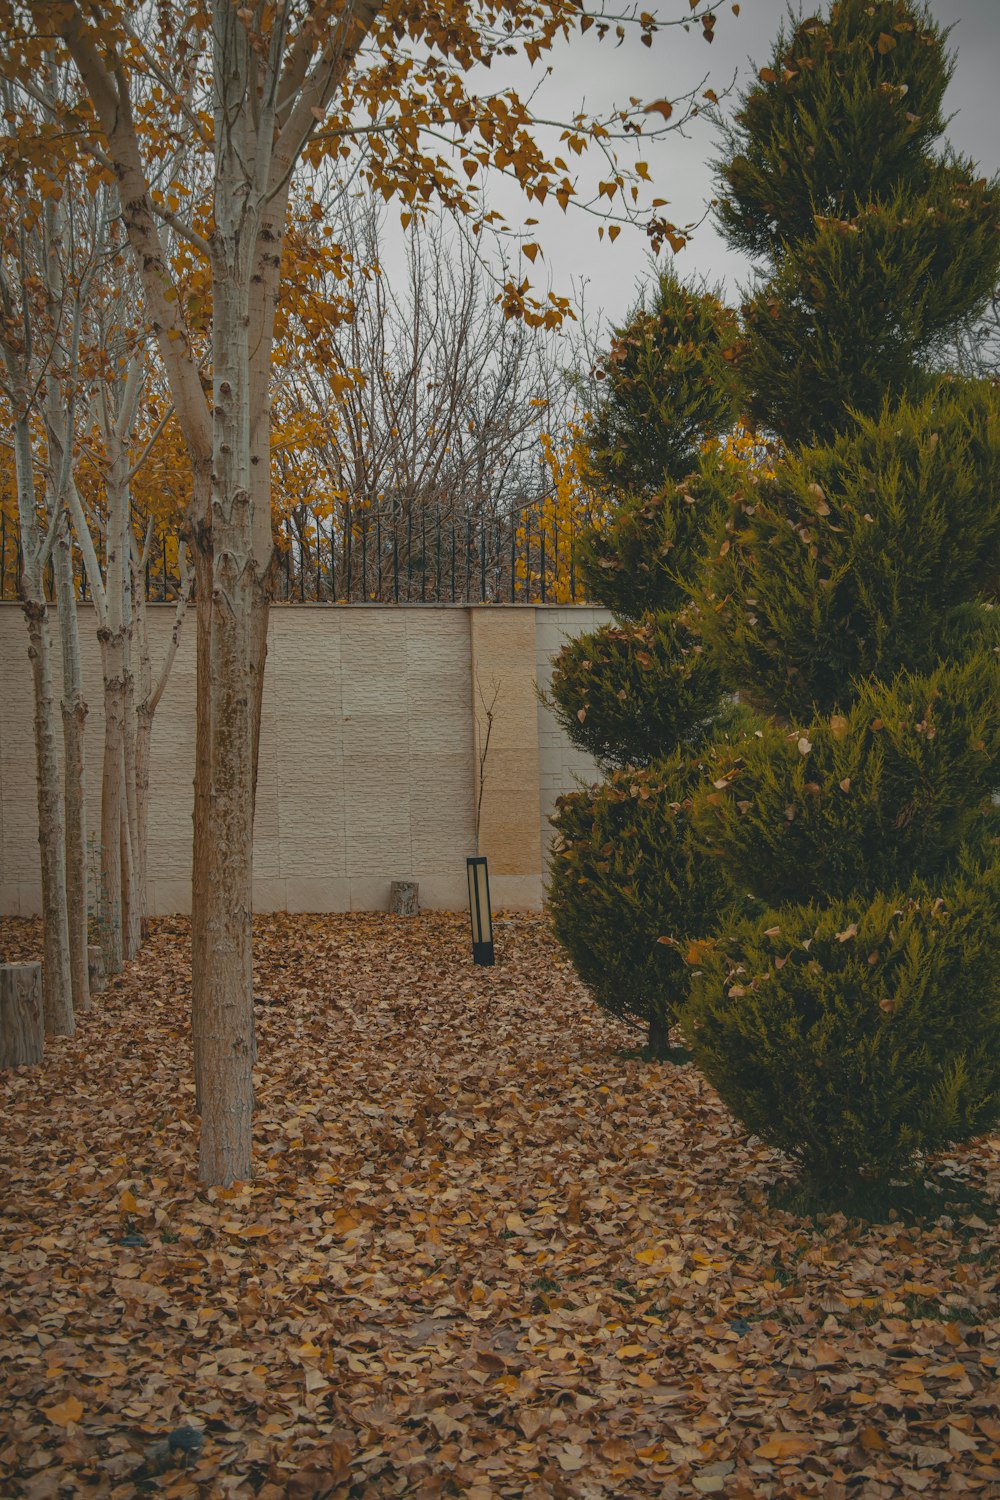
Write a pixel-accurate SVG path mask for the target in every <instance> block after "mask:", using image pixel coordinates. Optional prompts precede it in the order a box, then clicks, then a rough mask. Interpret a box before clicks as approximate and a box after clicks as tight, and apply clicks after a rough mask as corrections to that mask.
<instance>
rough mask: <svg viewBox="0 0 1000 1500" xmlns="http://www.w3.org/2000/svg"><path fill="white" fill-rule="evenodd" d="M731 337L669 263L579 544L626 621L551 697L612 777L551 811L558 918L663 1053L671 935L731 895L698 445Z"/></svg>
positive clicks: (677, 984)
mask: <svg viewBox="0 0 1000 1500" xmlns="http://www.w3.org/2000/svg"><path fill="white" fill-rule="evenodd" d="M734 337H735V326H734V323H733V319H732V315H731V314H730V313H728V312H726V310H725V309H724V308H722V307H721V305H720V303H719V302H718V299H717V298H715V297H714V296H712V295H711V294H708V293H695V292H691V291H689V290H687V289H685V288H683V287H682V286H681V285H680V283H679V282H678V281H677V280H676V278H675V277H674V276H673V275H672V274H668V275H664V276H663V277H661V279H660V282H659V286H658V289H657V294H656V299H655V302H654V305H653V308H652V309H650V310H647V309H646V308H645V307H644V306H640V308H639V309H637V310H636V312H635V313H634V314H633V315H632V318H631V320H630V322H629V324H628V325H627V327H626V328H624V329H620V330H618V331H617V333H616V335H615V340H614V343H613V344H612V348H611V352H610V354H609V355H608V357H607V359H606V361H605V363H604V367H603V368H604V373H605V377H606V380H605V386H604V400H603V402H602V405H601V407H600V408H599V410H598V413H597V417H596V421H595V424H594V426H593V428H592V431H591V435H590V449H589V467H590V470H591V473H592V476H593V477H595V478H596V480H597V482H598V483H599V484H601V485H602V486H603V487H604V488H605V489H606V490H607V491H608V492H609V493H612V494H613V495H614V496H615V499H616V501H617V504H616V508H615V511H614V514H613V516H612V519H611V522H610V524H609V525H608V526H607V527H606V528H604V529H603V530H602V531H600V532H594V533H592V534H591V535H590V536H589V537H588V538H587V539H586V541H585V543H584V545H583V547H582V548H581V550H580V553H579V554H578V564H579V568H580V573H581V576H582V578H583V580H584V583H585V586H586V587H587V590H588V595H589V597H590V598H591V599H593V600H594V601H595V602H597V603H601V604H604V605H605V606H606V607H608V608H610V609H611V610H612V611H613V613H614V615H615V617H616V623H615V624H613V625H608V626H605V627H603V628H602V629H600V630H597V631H593V632H591V633H590V634H588V635H584V636H582V637H579V638H578V639H576V640H573V641H570V642H569V643H568V644H567V645H566V646H565V647H564V648H563V650H562V651H561V652H560V654H559V656H558V657H557V658H556V662H555V667H554V673H553V679H552V688H551V697H550V700H549V701H550V706H551V707H552V708H553V710H554V711H555V713H556V716H557V717H558V719H559V720H560V722H561V724H562V725H563V727H564V729H565V730H566V732H567V734H568V735H569V737H570V739H571V740H572V741H573V742H574V744H576V745H578V746H579V747H580V748H582V749H584V750H586V751H587V752H588V753H589V754H591V755H593V756H594V758H595V759H596V760H597V761H598V762H599V764H600V765H601V767H602V768H603V769H604V770H605V771H606V772H610V773H611V774H610V779H609V780H608V782H607V783H605V784H604V785H603V786H595V787H591V788H590V789H588V790H580V791H579V792H576V793H574V794H573V795H572V796H570V797H564V798H562V799H561V801H560V803H559V806H558V809H557V811H556V813H555V815H554V817H553V819H552V822H553V825H554V827H555V830H556V834H557V843H556V846H555V850H554V853H553V856H552V860H551V863H550V885H549V903H550V910H551V914H552V922H553V927H554V929H555V931H556V934H557V936H558V937H559V939H560V941H561V942H562V943H563V945H564V946H565V947H566V949H567V951H568V952H569V954H570V956H571V958H572V959H573V961H574V963H575V964H576V967H577V970H578V972H579V974H580V976H581V978H582V979H583V980H584V982H585V983H586V984H587V985H589V986H590V988H591V989H592V991H593V994H594V998H595V999H596V1001H597V1003H598V1004H599V1005H601V1006H603V1007H604V1008H605V1009H607V1010H609V1011H611V1012H612V1013H614V1014H616V1015H629V1016H633V1017H635V1018H637V1019H640V1020H644V1021H646V1023H647V1024H648V1027H649V1050H650V1053H651V1054H652V1055H653V1056H654V1057H659V1056H665V1055H666V1053H667V1038H668V1032H669V1027H670V1024H671V1022H672V1020H673V1018H674V1016H675V1014H676V1007H677V1005H678V1003H679V1001H680V999H681V995H682V992H683V989H684V985H685V983H686V973H685V971H684V967H683V965H682V964H681V962H680V960H679V957H678V952H679V949H678V948H676V947H673V946H671V945H670V944H667V943H663V942H660V939H661V938H662V937H664V936H668V937H676V938H678V939H679V937H687V936H688V935H690V934H691V933H697V934H700V933H704V932H707V931H709V930H710V929H711V928H712V926H713V925H714V923H715V921H716V919H717V915H718V911H719V908H720V905H721V904H725V902H726V901H727V900H729V899H730V895H729V892H728V884H727V881H726V876H725V872H724V869H723V867H722V866H721V865H717V864H714V863H713V862H712V861H705V860H699V859H698V858H696V856H695V852H694V849H695V845H694V842H693V836H692V832H691V828H690V824H689V819H688V807H689V805H690V797H691V790H692V787H693V785H694V784H695V782H696V781H697V779H698V777H699V775H700V774H701V772H700V769H699V763H698V761H697V758H696V752H697V749H698V747H699V746H700V745H702V744H703V743H704V741H705V739H706V737H707V736H708V734H709V731H710V730H712V729H713V728H714V727H715V726H716V725H717V722H718V721H719V718H720V713H721V705H720V700H721V686H720V681H719V677H718V674H717V671H716V668H715V665H714V663H713V662H712V660H711V658H710V656H709V655H708V653H706V652H705V651H704V649H703V647H702V644H701V641H700V640H699V638H698V635H697V623H698V622H697V615H696V612H695V611H693V610H692V609H691V608H690V604H689V596H690V579H691V577H692V575H693V574H694V573H695V572H696V570H697V567H698V564H699V560H700V557H701V555H702V553H703V551H704V547H705V537H706V535H707V532H708V531H709V530H710V529H712V528H714V527H715V526H716V524H717V523H720V518H721V516H722V515H723V514H724V513H725V512H726V511H727V510H728V505H727V495H728V491H729V490H730V489H731V475H730V473H729V470H730V469H731V468H732V461H730V460H728V459H726V458H725V457H724V456H723V455H719V454H713V455H711V456H710V457H706V456H705V455H703V453H702V452H701V449H702V446H703V444H704V443H705V441H706V439H709V438H714V437H718V436H719V434H720V433H721V432H722V431H724V430H725V428H726V427H727V426H728V425H730V423H731V421H732V417H733V376H732V368H731V360H730V359H729V358H727V353H728V352H729V351H730V349H731V345H732V342H733V339H734Z"/></svg>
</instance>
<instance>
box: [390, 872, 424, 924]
mask: <svg viewBox="0 0 1000 1500" xmlns="http://www.w3.org/2000/svg"><path fill="white" fill-rule="evenodd" d="M419 896H420V887H419V885H418V884H417V882H416V881H415V880H394V881H393V882H392V884H391V885H390V887H389V910H390V911H391V912H393V913H394V915H395V916H397V917H415V916H416V915H417V913H418V912H419V910H420V900H419Z"/></svg>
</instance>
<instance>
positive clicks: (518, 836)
mask: <svg viewBox="0 0 1000 1500" xmlns="http://www.w3.org/2000/svg"><path fill="white" fill-rule="evenodd" d="M535 613H536V612H535V610H534V609H533V608H531V607H522V608H518V607H517V606H516V605H514V606H508V607H507V608H506V609H489V608H478V609H477V608H472V609H471V610H470V620H471V642H472V682H471V695H472V718H473V724H474V756H475V773H476V787H475V796H476V801H477V803H478V807H479V830H478V833H479V853H480V854H485V855H486V857H487V859H488V860H489V869H490V888H491V890H490V893H491V897H492V900H493V903H494V905H497V906H505V905H512V904H515V903H514V902H513V901H512V900H510V899H509V896H505V895H504V894H503V892H504V891H505V890H508V889H509V892H515V891H516V892H517V893H518V895H519V896H520V897H521V900H519V901H518V902H517V904H521V905H528V906H540V905H541V844H540V842H539V835H538V806H539V788H538V714H537V712H536V707H535ZM491 713H492V722H491V721H490V714H491ZM480 792H481V794H482V795H481V796H480ZM503 881H509V882H516V884H511V885H510V886H509V888H508V887H506V886H502V885H501V882H503Z"/></svg>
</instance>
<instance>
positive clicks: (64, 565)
mask: <svg viewBox="0 0 1000 1500" xmlns="http://www.w3.org/2000/svg"><path fill="white" fill-rule="evenodd" d="M53 509H54V507H53ZM49 524H50V525H52V526H57V525H58V526H59V527H61V535H60V537H59V540H58V541H57V542H56V545H55V552H54V554H53V562H54V570H55V580H56V605H57V609H58V613H59V634H60V638H61V641H62V659H63V696H62V722H63V786H64V792H65V814H66V840H65V842H66V909H67V921H68V927H69V951H70V977H71V982H72V986H73V1008H74V1010H75V1011H76V1012H77V1013H78V1014H83V1013H84V1012H86V1011H89V1010H90V969H89V963H88V958H87V947H88V936H87V804H86V786H85V779H84V730H85V728H86V723H87V703H86V699H85V698H84V696H83V670H82V667H81V664H80V632H79V621H78V620H77V614H76V599H75V597H74V591H73V557H72V546H73V543H72V534H71V532H70V530H69V527H68V525H66V524H65V518H64V517H63V516H61V515H60V516H58V517H57V516H55V515H54V514H53V515H52V517H51V518H50V521H49Z"/></svg>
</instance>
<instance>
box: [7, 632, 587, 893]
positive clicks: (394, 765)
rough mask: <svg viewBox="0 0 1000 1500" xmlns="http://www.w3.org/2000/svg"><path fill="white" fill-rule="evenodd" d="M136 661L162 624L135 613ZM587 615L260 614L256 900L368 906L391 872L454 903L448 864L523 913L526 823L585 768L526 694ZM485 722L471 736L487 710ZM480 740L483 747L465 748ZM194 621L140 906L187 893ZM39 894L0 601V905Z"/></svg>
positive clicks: (458, 883) (17, 657)
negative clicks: (481, 866) (263, 647)
mask: <svg viewBox="0 0 1000 1500" xmlns="http://www.w3.org/2000/svg"><path fill="white" fill-rule="evenodd" d="M149 616H150V635H151V638H152V641H153V663H154V671H155V670H156V665H157V662H158V660H159V657H160V655H161V653H162V652H163V650H164V648H165V645H166V641H167V637H168V635H169V631H170V627H171V623H172V620H173V610H172V608H171V607H170V606H168V605H151V606H150V608H149ZM606 618H608V617H607V616H606V615H605V614H604V612H603V611H601V610H594V609H590V608H581V607H573V606H548V607H543V606H531V605H521V606H518V605H514V606H505V607H502V608H496V607H489V606H466V605H452V606H447V605H440V606H439V605H425V606H419V605H413V606H408V607H406V608H395V607H392V606H385V605H348V606H338V607H335V608H330V607H324V606H322V605H308V604H305V605H281V606H280V607H276V608H274V609H273V610H272V612H271V623H270V632H269V643H268V660H267V669H266V673H265V687H264V709H263V720H262V725H261V746H260V769H259V779H258V790H257V817H256V825H255V844H254V850H255V852H254V903H255V906H256V908H257V909H258V910H260V911H281V910H288V911H317V912H319V911H347V910H379V909H382V908H384V907H385V906H386V904H387V901H388V895H389V884H390V882H391V881H392V880H416V881H418V882H419V884H420V901H421V905H423V906H437V907H445V908H452V909H460V908H463V907H464V906H465V905H466V901H467V896H466V883H465V859H466V856H467V855H469V854H473V853H475V852H476V845H477V838H476V826H477V815H478V823H479V839H478V843H479V849H480V852H482V853H484V854H486V855H487V856H488V858H489V861H490V884H491V892H492V896H493V904H494V906H495V907H498V908H499V907H504V906H506V907H520V908H537V907H538V906H539V905H540V904H541V900H542V893H543V885H544V864H545V851H546V847H547V844H548V840H549V828H548V824H547V822H546V817H547V814H548V812H549V811H550V810H551V808H552V805H553V803H554V801H555V798H556V797H557V796H558V795H559V793H560V792H561V791H566V790H570V789H571V788H572V786H573V784H574V776H576V775H581V776H583V777H584V779H586V780H591V779H593V778H594V777H595V776H596V774H597V773H596V769H595V767H594V765H593V762H592V761H590V760H589V758H588V757H585V756H582V755H580V754H579V752H577V751H576V750H574V749H573V747H572V746H571V745H570V744H569V742H568V741H567V740H566V738H565V736H564V735H563V734H562V732H561V730H560V729H559V727H558V725H557V724H556V722H555V720H554V719H553V717H552V715H551V713H550V712H549V710H548V709H547V708H545V707H544V705H543V704H542V703H541V702H540V701H539V698H538V694H537V691H536V683H537V684H539V685H540V686H542V687H545V686H546V685H547V683H548V680H549V677H550V671H551V666H550V664H551V658H552V656H553V655H554V654H555V652H556V651H558V649H559V646H560V644H561V642H562V641H563V640H564V639H565V638H566V636H568V635H575V634H579V633H580V632H581V631H583V630H590V629H593V628H594V626H595V625H597V624H599V623H600V622H601V621H603V620H605V619H606ZM80 628H81V636H82V642H83V655H84V676H85V684H86V692H87V698H88V702H89V705H90V715H89V718H88V724H87V748H88V791H89V794H90V807H89V815H90V827H91V836H90V846H91V862H92V866H93V868H94V869H95V870H96V868H97V859H98V843H97V840H98V837H99V834H98V828H99V806H98V799H99V793H100V756H101V745H102V738H103V716H102V712H101V688H100V658H99V652H98V646H97V640H96V635H95V620H94V615H93V612H92V611H91V610H90V609H89V607H87V606H84V605H81V606H80ZM491 705H492V712H493V723H492V728H491V729H490V732H489V742H488V744H487V743H486V732H487V710H488V709H489V708H490V706H491ZM484 752H485V754H484ZM193 767H194V620H193V618H192V619H189V620H188V621H187V622H186V624H185V627H184V634H183V636H182V639H181V646H180V649H179V651H178V654H177V659H176V661H175V663H174V668H173V672H172V674H171V678H170V682H169V685H168V687H167V691H166V693H165V695H164V698H163V700H162V702H161V704H160V707H159V709H158V712H157V716H156V720H155V724H154V730H153V755H152V769H151V778H150V793H151V804H150V861H149V868H150V891H149V897H150V909H151V911H152V912H153V913H158V914H163V913H168V912H182V911H186V910H187V909H188V907H189V904H190V878H191V805H192V777H193ZM39 904H40V893H39V875H38V842H37V817H36V811H35V785H34V749H33V742H32V704H31V680H30V674H29V665H28V659H27V649H26V636H25V630H24V623H23V620H22V618H21V613H20V609H19V607H18V606H17V605H16V604H0V913H4V914H20V915H31V914H33V913H35V912H37V911H38V909H39Z"/></svg>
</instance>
